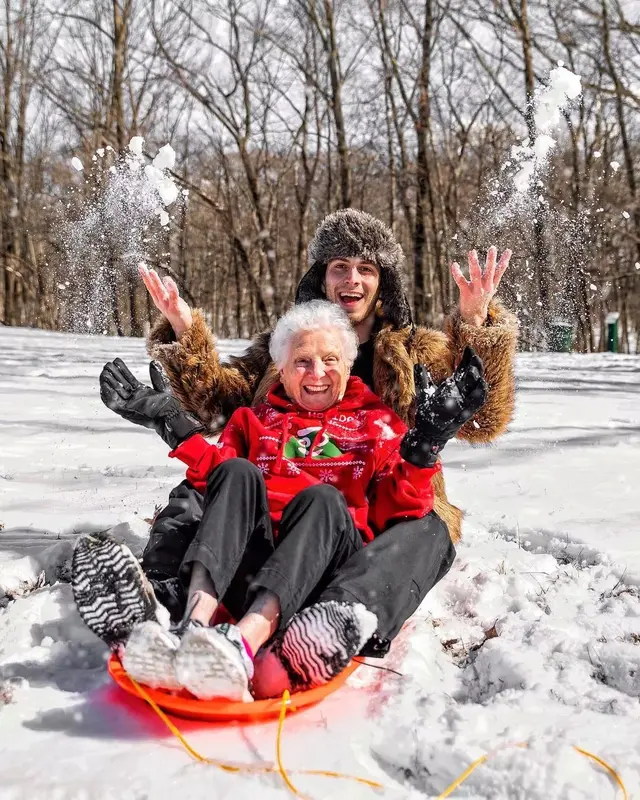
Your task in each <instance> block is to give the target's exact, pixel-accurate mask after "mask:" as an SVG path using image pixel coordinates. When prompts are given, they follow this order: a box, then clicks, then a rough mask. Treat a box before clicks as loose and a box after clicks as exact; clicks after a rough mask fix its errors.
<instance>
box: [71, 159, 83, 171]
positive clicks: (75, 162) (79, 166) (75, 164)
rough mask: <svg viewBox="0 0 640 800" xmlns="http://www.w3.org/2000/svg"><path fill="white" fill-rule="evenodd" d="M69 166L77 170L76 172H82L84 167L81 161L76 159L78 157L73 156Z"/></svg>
mask: <svg viewBox="0 0 640 800" xmlns="http://www.w3.org/2000/svg"><path fill="white" fill-rule="evenodd" d="M71 166H72V167H73V168H74V169H77V170H78V172H82V170H83V169H84V166H83V164H82V161H80V159H79V158H78V156H74V157H73V158H72V159H71Z"/></svg>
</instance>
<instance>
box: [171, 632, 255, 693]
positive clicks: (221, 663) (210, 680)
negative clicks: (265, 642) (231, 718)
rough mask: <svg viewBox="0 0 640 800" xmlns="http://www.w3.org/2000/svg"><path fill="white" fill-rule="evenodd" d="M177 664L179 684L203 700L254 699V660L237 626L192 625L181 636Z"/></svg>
mask: <svg viewBox="0 0 640 800" xmlns="http://www.w3.org/2000/svg"><path fill="white" fill-rule="evenodd" d="M175 664H176V676H177V678H178V680H179V681H180V683H181V684H182V685H183V686H184V687H185V689H188V690H189V691H190V692H191V694H192V695H194V696H195V697H198V698H200V699H201V700H209V699H211V698H212V697H224V698H226V699H228V700H237V701H242V702H245V703H249V702H251V701H252V700H253V697H252V696H251V693H250V691H249V684H250V682H251V679H252V677H253V659H252V658H251V656H250V654H249V653H248V652H247V649H246V647H245V645H244V642H243V640H242V634H241V633H240V631H239V629H238V628H237V627H236V626H235V625H230V624H229V623H227V622H225V623H223V624H222V625H216V626H215V627H214V628H207V627H204V626H200V625H190V626H189V627H188V629H187V630H186V632H185V633H184V636H183V637H182V642H181V644H180V648H179V650H178V653H177V654H176V661H175Z"/></svg>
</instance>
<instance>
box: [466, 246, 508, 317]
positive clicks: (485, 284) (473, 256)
mask: <svg viewBox="0 0 640 800" xmlns="http://www.w3.org/2000/svg"><path fill="white" fill-rule="evenodd" d="M497 257H498V251H497V249H496V248H495V247H490V248H489V252H488V253H487V263H486V267H485V271H484V273H483V272H482V269H481V267H480V262H479V261H478V253H477V252H476V251H475V250H471V252H470V253H469V256H468V258H469V280H467V279H466V278H465V277H464V275H463V274H462V270H461V269H460V264H458V263H457V262H455V261H454V262H453V264H452V265H451V275H452V276H453V280H454V281H455V282H456V284H457V285H458V289H459V290H460V316H461V317H462V319H463V320H464V321H465V322H466V323H468V324H469V325H476V326H477V327H480V326H481V325H484V323H485V321H486V319H487V313H488V311H489V302H490V301H491V298H492V297H493V296H494V295H495V293H496V292H497V291H498V286H499V285H500V280H501V279H502V276H503V275H504V273H505V271H506V269H507V267H508V266H509V259H510V258H511V250H505V251H504V253H503V254H502V256H501V257H500V261H498V262H497V263H496V259H497Z"/></svg>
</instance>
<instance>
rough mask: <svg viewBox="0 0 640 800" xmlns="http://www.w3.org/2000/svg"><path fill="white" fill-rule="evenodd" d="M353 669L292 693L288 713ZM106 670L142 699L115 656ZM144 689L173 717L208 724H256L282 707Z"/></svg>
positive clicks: (320, 696)
mask: <svg viewBox="0 0 640 800" xmlns="http://www.w3.org/2000/svg"><path fill="white" fill-rule="evenodd" d="M357 667H358V662H357V661H352V662H351V663H350V664H349V666H348V667H347V668H346V669H344V670H343V671H342V672H341V673H340V674H339V675H337V676H336V677H335V678H334V679H333V680H332V681H329V683H325V684H324V685H323V686H317V687H316V688H315V689H307V690H306V691H304V692H296V693H294V694H292V695H291V702H290V704H289V706H288V709H287V710H288V712H289V713H293V712H295V711H301V710H302V709H303V708H307V707H308V706H312V705H315V704H316V703H319V702H320V701H321V700H324V698H325V697H327V696H328V695H330V694H332V693H333V692H335V691H336V690H337V689H339V688H340V687H341V686H342V685H343V684H344V682H345V681H346V680H347V678H348V677H349V675H351V673H352V672H353V671H354V670H355V669H356V668H357ZM107 668H108V670H109V674H110V675H111V677H112V678H113V680H114V681H115V682H116V683H117V684H118V686H119V687H120V688H121V689H124V691H125V692H128V693H129V694H132V695H133V696H134V697H137V698H139V699H142V698H141V697H140V694H139V693H138V691H137V690H136V688H135V686H134V685H133V683H131V680H130V679H129V677H128V675H127V673H126V672H125V670H124V667H123V666H122V664H121V663H120V659H119V658H118V656H117V655H116V654H115V653H114V654H112V656H111V658H110V659H109V662H108V664H107ZM144 689H145V692H146V693H147V694H148V695H149V697H150V698H151V699H152V700H153V701H154V702H155V703H157V704H158V705H159V706H160V708H161V709H162V710H163V711H166V712H167V713H169V714H175V716H177V717H187V718H188V719H198V720H205V721H208V722H224V721H226V722H232V721H237V722H259V721H260V720H267V719H272V718H273V717H277V716H279V714H280V709H281V708H282V698H280V697H274V698H272V699H270V700H256V701H255V702H253V703H239V702H235V701H233V700H224V699H222V698H221V699H219V700H198V699H197V698H196V697H194V696H193V695H192V694H189V692H187V691H182V692H179V693H174V692H170V691H168V690H166V689H151V688H149V687H148V686H145V687H144Z"/></svg>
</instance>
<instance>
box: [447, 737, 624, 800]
mask: <svg viewBox="0 0 640 800" xmlns="http://www.w3.org/2000/svg"><path fill="white" fill-rule="evenodd" d="M507 747H524V748H528V747H529V744H528V743H527V742H516V743H514V744H512V745H506V746H505V747H500V748H498V750H494V751H493V752H492V753H485V754H484V755H483V756H480V758H476V760H475V761H474V762H473V763H471V764H469V766H468V767H467V768H466V769H465V771H464V772H463V773H462V774H461V775H459V776H458V777H457V778H456V779H455V780H454V781H452V782H451V783H450V784H449V785H448V786H447V788H446V789H445V790H444V792H441V793H440V794H439V795H438V797H437V800H444V798H446V797H449V795H451V794H453V792H454V791H455V790H456V789H457V788H458V786H460V784H461V783H464V781H466V780H467V778H468V777H469V775H471V773H472V772H473V771H474V770H475V769H476V768H477V767H479V766H480V765H481V764H484V763H485V761H489V759H490V758H492V757H493V756H494V755H495V754H496V753H497V752H499V751H500V750H505V749H506V748H507ZM572 747H573V749H574V750H575V751H577V752H578V753H580V754H581V755H583V756H586V757H587V758H590V759H592V760H593V761H595V762H596V763H597V764H599V765H600V766H601V767H604V768H605V769H606V770H607V772H608V773H609V775H610V776H611V777H612V778H613V780H614V781H615V782H616V784H617V785H618V786H619V787H620V789H621V790H622V797H623V800H629V795H628V794H627V789H626V787H625V785H624V783H623V782H622V778H621V777H620V775H618V773H617V772H616V770H615V769H614V768H613V767H612V766H611V765H610V764H607V762H606V761H605V760H604V759H603V758H600V757H599V756H596V755H594V754H593V753H590V752H589V751H588V750H583V749H582V748H581V747H576V746H575V745H572Z"/></svg>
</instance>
